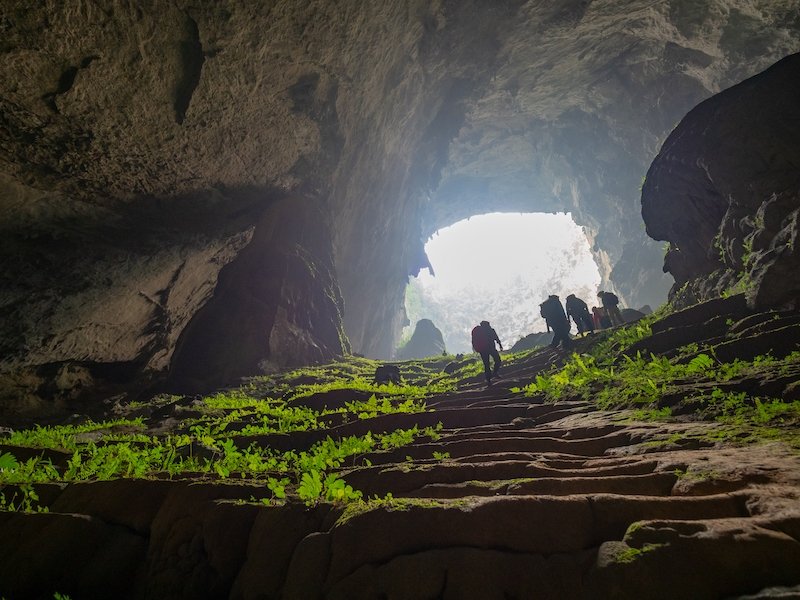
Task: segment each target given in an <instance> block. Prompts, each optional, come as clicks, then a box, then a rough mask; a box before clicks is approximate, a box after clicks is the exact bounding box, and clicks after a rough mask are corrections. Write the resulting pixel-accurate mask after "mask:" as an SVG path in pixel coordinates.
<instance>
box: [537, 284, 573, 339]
mask: <svg viewBox="0 0 800 600" xmlns="http://www.w3.org/2000/svg"><path fill="white" fill-rule="evenodd" d="M539 313H540V314H541V315H542V317H544V321H545V323H546V324H547V331H550V330H551V329H552V330H553V341H552V342H550V345H551V346H552V347H553V348H557V347H558V345H559V344H561V347H562V348H564V349H565V350H566V349H567V348H569V347H570V346H571V345H572V341H571V340H570V338H569V330H570V325H569V319H568V318H567V314H566V313H565V312H564V307H563V306H562V305H561V300H559V298H558V296H556V295H555V294H551V295H549V296H548V297H547V300H545V301H544V302H542V303H541V304H540V305H539Z"/></svg>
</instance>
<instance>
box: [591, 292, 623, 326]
mask: <svg viewBox="0 0 800 600" xmlns="http://www.w3.org/2000/svg"><path fill="white" fill-rule="evenodd" d="M597 297H598V298H600V303H601V304H602V305H603V309H605V311H606V316H607V317H608V320H609V321H611V327H614V326H615V325H622V324H623V323H624V321H623V320H622V315H621V314H620V312H619V307H618V305H619V298H617V295H616V294H614V293H613V292H604V291H603V290H600V291H599V292H597Z"/></svg>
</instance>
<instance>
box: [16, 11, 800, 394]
mask: <svg viewBox="0 0 800 600" xmlns="http://www.w3.org/2000/svg"><path fill="white" fill-rule="evenodd" d="M798 13H800V2H798V1H797V0H784V1H781V2H773V1H769V2H768V1H766V0H764V1H756V2H747V3H744V2H741V1H740V0H707V1H705V2H694V1H689V0H671V1H665V2H661V3H656V4H653V3H652V2H645V1H644V0H642V1H640V2H604V3H597V2H589V1H585V0H572V1H569V2H562V3H558V4H553V3H550V2H544V1H541V0H529V1H524V0H504V1H502V2H492V3H485V2H478V1H459V2H456V1H455V0H436V1H432V2H429V1H422V0H404V1H401V2H392V3H364V2H360V1H357V0H340V1H338V2H327V1H325V2H323V1H322V0H310V1H309V2H304V3H297V2H292V1H289V0H284V1H276V2H271V3H269V4H261V3H253V2H244V1H235V0H226V1H224V2H215V3H209V4H202V5H196V4H193V3H188V2H182V1H178V2H173V3H168V4H165V3H163V2H157V1H156V0H151V1H149V2H140V3H136V4H135V5H131V4H130V3H124V2H115V1H112V0H108V1H105V2H99V3H91V4H89V3H50V4H41V5H40V4H35V5H31V4H30V3H28V2H23V1H22V0H18V1H14V0H9V1H6V2H4V3H3V4H2V6H0V31H2V36H1V37H0V53H2V58H3V60H2V61H0V142H1V143H0V175H1V176H2V180H1V181H0V184H1V187H0V211H1V212H0V227H2V229H3V231H4V233H5V234H6V235H4V236H3V239H2V242H0V243H2V256H0V260H2V264H3V267H4V268H3V273H2V275H0V277H2V278H3V280H2V292H0V294H1V295H0V307H2V309H3V313H2V314H3V318H2V322H0V339H2V344H3V346H2V347H3V353H2V356H3V358H2V359H1V360H0V376H2V377H3V378H4V389H12V390H14V392H13V393H14V394H16V395H15V396H14V397H15V398H28V399H31V398H34V397H36V395H37V394H39V395H49V396H52V395H53V394H54V393H57V394H58V395H60V396H61V397H63V398H67V399H68V398H71V397H73V396H74V395H75V394H79V393H80V389H81V388H82V387H84V386H89V385H91V384H92V383H93V382H94V384H95V385H97V384H98V381H99V380H102V379H104V378H105V379H109V380H120V381H122V380H131V379H138V378H141V375H142V374H143V373H150V374H153V375H154V376H155V375H160V374H165V373H167V372H171V375H172V377H173V378H174V380H175V381H178V380H184V381H195V380H196V376H197V375H198V373H200V371H204V373H202V374H203V375H204V378H205V379H214V378H215V377H216V376H218V379H219V381H222V380H225V379H227V378H229V377H233V376H236V375H238V374H241V373H243V372H244V371H247V370H250V369H251V368H254V367H253V366H254V365H255V368H261V367H259V366H258V365H261V366H263V365H265V364H267V365H273V366H274V365H275V364H280V365H284V364H289V363H295V364H297V363H303V362H311V361H315V360H322V359H325V358H330V357H332V356H335V355H336V354H338V353H341V352H346V351H347V350H348V345H347V341H346V340H345V339H343V337H342V336H341V326H342V325H341V322H342V321H341V320H342V318H343V322H344V327H345V331H346V332H347V336H348V337H349V338H350V341H351V345H352V348H353V350H355V351H359V352H363V353H366V354H368V355H374V356H385V355H388V354H389V352H390V351H391V348H392V346H393V344H394V340H395V336H396V333H397V329H398V328H399V326H400V325H401V324H402V320H403V312H402V300H403V292H404V289H405V283H406V280H407V277H408V275H409V274H414V273H416V272H417V271H418V269H419V268H420V267H421V266H424V264H425V260H426V259H425V257H424V252H423V251H422V246H423V243H424V241H425V238H426V237H427V236H428V235H429V234H430V233H431V232H433V231H435V230H436V229H438V228H439V227H442V226H444V225H447V224H450V223H452V222H454V221H456V220H458V219H459V218H462V217H465V216H469V215H471V214H476V213H478V212H488V211H490V210H525V211H541V210H544V211H557V210H569V211H571V212H572V213H573V215H574V217H575V218H576V220H577V222H578V223H579V224H582V225H585V226H586V230H587V235H588V236H589V238H590V241H591V242H592V244H593V248H594V252H595V255H596V257H597V259H598V264H599V265H600V266H601V269H602V271H603V275H604V277H605V278H606V280H607V281H610V282H611V283H612V284H613V285H614V287H615V289H616V290H617V291H618V292H619V293H620V295H621V296H622V297H623V298H624V299H625V301H626V302H627V303H628V304H632V305H637V304H643V303H645V302H647V303H651V304H656V303H657V301H656V298H660V297H662V296H663V293H664V290H665V289H666V287H667V284H668V280H667V279H665V278H664V277H663V276H662V274H661V273H660V270H659V264H660V261H661V250H660V248H659V247H658V245H656V244H654V243H652V242H651V241H649V240H648V238H647V237H646V236H645V234H644V231H643V229H642V225H641V221H640V220H639V219H640V217H639V206H638V196H639V186H640V185H641V177H642V174H643V173H644V172H645V169H646V167H647V165H648V164H649V162H650V160H651V158H652V157H654V156H655V154H656V151H657V148H658V146H659V144H660V143H661V141H662V140H663V139H664V137H665V136H666V134H667V133H668V131H669V130H670V129H671V128H672V126H673V125H674V124H675V123H676V122H677V121H678V120H679V119H680V117H681V116H682V115H683V114H685V113H686V112H687V111H688V110H689V109H690V108H691V107H692V106H693V105H695V104H696V103H697V102H698V101H700V100H702V99H703V98H706V97H708V96H710V95H711V94H713V93H715V92H717V91H719V90H720V89H722V88H725V87H727V86H729V85H731V84H733V83H735V82H737V81H741V80H742V79H744V78H745V77H748V76H750V75H752V74H754V73H756V72H758V71H760V70H763V69H764V68H766V67H767V66H768V65H770V64H771V63H773V62H775V61H776V60H778V59H779V58H781V57H783V56H785V55H786V54H789V53H790V52H793V51H797V50H798V49H800V44H799V43H798V38H800V36H798V32H799V31H800V21H799V20H798V17H797V15H798ZM292 207H297V210H296V214H295V213H294V212H293V209H292ZM287 215H291V216H293V217H296V219H295V220H293V221H292V223H293V225H292V226H291V227H289V228H287V229H286V230H285V231H283V230H281V223H282V222H284V221H285V218H286V216H287ZM305 220H307V222H306V221H305ZM290 234H291V235H294V234H297V235H299V236H301V238H302V237H303V236H311V237H313V239H314V242H313V243H312V242H310V241H308V239H309V238H303V239H306V242H302V243H300V242H298V245H297V246H296V247H295V246H293V245H292V243H291V239H290V238H291V235H290ZM237 257H238V258H237ZM303 257H305V258H307V259H309V260H308V261H304V260H303ZM262 259H263V261H266V263H268V264H269V265H270V266H269V267H264V266H263V264H262V262H263V261H262ZM301 263H302V264H301ZM290 264H294V265H297V269H296V272H295V269H292V274H290V275H289V276H283V275H280V273H281V268H284V269H288V268H289V267H288V266H287V265H290ZM280 265H283V267H281V266H280ZM283 273H284V274H285V273H286V271H283ZM654 273H655V275H654ZM315 274H319V275H320V277H319V278H317V277H316V275H315ZM295 275H296V276H295ZM237 282H238V283H237ZM337 285H338V287H339V288H340V291H341V297H342V298H343V304H342V303H341V302H340V297H339V292H338V291H337V289H336V288H337ZM290 290H293V291H290ZM248 296H249V297H248ZM253 296H255V297H253ZM301 296H302V298H301ZM232 298H233V299H235V300H231V299H232ZM229 301H230V302H231V303H232V304H231V305H235V306H236V307H237V311H238V312H237V311H233V310H231V311H226V306H227V305H228V302H229ZM292 306H294V307H296V310H293V309H291V308H290V307H292ZM265 307H266V308H265ZM276 311H277V312H276ZM280 311H284V312H283V313H281V314H284V315H285V316H284V317H282V320H280V323H282V324H281V325H280V326H276V323H278V322H279V321H277V320H275V319H273V318H272V317H269V316H265V315H277V314H278V312H280ZM287 311H288V312H287ZM262 312H263V314H262ZM301 313H302V314H301ZM306 313H307V314H306ZM304 315H305V316H304ZM254 323H256V324H257V327H253V326H252V325H253V324H254ZM232 332H237V335H239V334H242V335H244V334H246V335H245V337H246V338H247V341H246V342H245V341H243V342H242V344H241V348H239V349H238V350H236V351H231V348H233V346H234V344H233V343H232V342H230V341H228V342H227V343H220V340H221V338H224V337H225V336H226V335H227V336H228V340H231V339H236V336H234V335H233V334H232ZM254 332H255V333H254ZM251 334H252V335H251ZM337 340H338V341H337ZM176 348H177V349H178V350H177V351H176ZM217 349H219V350H217ZM226 357H228V358H226ZM277 357H281V358H277ZM198 365H205V368H200V367H199V366H198ZM245 365H246V367H245ZM98 378H99V379H98ZM54 382H60V383H58V384H57V385H56V384H55V383H54ZM54 385H55V388H54V387H53V386H54ZM53 390H56V391H55V392H54V391H53ZM31 401H33V400H31ZM4 402H10V400H4Z"/></svg>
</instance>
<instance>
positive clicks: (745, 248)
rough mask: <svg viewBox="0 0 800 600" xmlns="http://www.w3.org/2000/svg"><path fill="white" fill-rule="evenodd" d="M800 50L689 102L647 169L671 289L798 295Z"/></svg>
mask: <svg viewBox="0 0 800 600" xmlns="http://www.w3.org/2000/svg"><path fill="white" fill-rule="evenodd" d="M798 107H800V55H798V54H795V55H792V56H789V57H787V58H785V59H783V60H782V61H780V62H779V63H778V64H776V65H774V66H772V67H770V68H769V69H767V70H766V71H765V72H764V73H761V74H759V75H757V76H755V77H753V78H751V79H748V80H747V81H744V82H743V83H741V84H739V85H737V86H734V87H733V88H731V89H729V90H726V91H724V92H722V93H720V94H718V95H716V96H714V97H713V98H711V99H709V100H706V101H705V102H703V103H702V104H701V105H700V106H698V107H697V108H695V109H693V110H692V111H690V112H689V114H688V115H687V116H686V117H685V118H684V119H683V120H682V121H681V123H680V124H679V125H678V126H677V127H676V128H675V131H674V132H673V133H672V134H670V136H669V137H668V138H667V140H666V142H664V146H663V147H662V149H661V151H660V152H659V155H658V156H657V157H656V159H655V160H654V161H653V164H652V166H651V167H650V170H649V171H648V173H647V180H646V182H645V184H644V187H643V189H642V216H643V217H644V220H645V224H646V225H647V233H648V234H649V235H650V236H652V237H653V238H655V239H659V240H667V241H668V242H669V244H670V245H669V250H668V252H667V255H666V256H665V258H664V270H665V271H668V272H669V273H671V274H672V275H673V277H675V285H674V286H673V294H674V295H676V296H677V299H678V301H680V302H683V303H692V302H696V301H697V300H701V299H709V298H714V297H718V296H720V295H722V294H723V293H725V292H726V291H727V290H731V289H735V290H736V291H743V292H745V293H746V295H747V300H748V302H749V303H750V304H751V305H752V306H757V307H761V308H764V307H777V306H783V305H793V304H795V303H796V302H797V299H798V297H800V268H799V267H800V259H799V258H798V252H797V250H796V249H795V246H796V241H797V236H798V214H799V212H798V211H800V208H798V206H799V205H800V125H799V124H798V122H799V120H798V110H799V109H798Z"/></svg>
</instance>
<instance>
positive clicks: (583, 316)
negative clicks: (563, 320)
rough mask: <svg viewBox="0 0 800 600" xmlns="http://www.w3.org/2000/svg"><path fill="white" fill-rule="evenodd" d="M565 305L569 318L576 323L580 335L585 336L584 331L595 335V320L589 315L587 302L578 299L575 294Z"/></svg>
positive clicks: (568, 297) (570, 296)
mask: <svg viewBox="0 0 800 600" xmlns="http://www.w3.org/2000/svg"><path fill="white" fill-rule="evenodd" d="M564 304H565V307H566V309H567V318H569V317H572V320H573V321H575V326H576V327H577V328H578V335H583V332H584V331H588V332H589V333H594V320H593V319H592V315H590V314H589V307H588V306H586V302H584V301H583V300H581V299H580V298H577V297H576V296H575V294H570V295H569V296H567V301H566V302H565V303H564Z"/></svg>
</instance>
